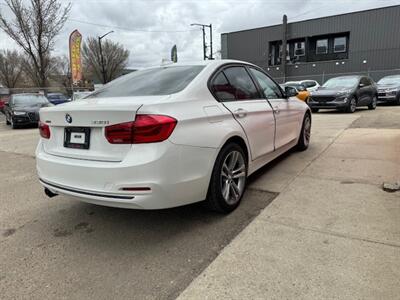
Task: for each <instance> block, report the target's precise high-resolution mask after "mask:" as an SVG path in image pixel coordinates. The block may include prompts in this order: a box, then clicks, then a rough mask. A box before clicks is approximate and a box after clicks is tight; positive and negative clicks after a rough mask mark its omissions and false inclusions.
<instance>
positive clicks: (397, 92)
mask: <svg viewBox="0 0 400 300" xmlns="http://www.w3.org/2000/svg"><path fill="white" fill-rule="evenodd" d="M377 84H378V101H379V102H391V103H394V104H397V105H400V75H391V76H386V77H383V78H382V79H381V80H379V81H378V83H377Z"/></svg>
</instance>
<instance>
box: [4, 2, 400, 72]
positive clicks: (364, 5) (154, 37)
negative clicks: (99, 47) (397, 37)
mask: <svg viewBox="0 0 400 300" xmlns="http://www.w3.org/2000/svg"><path fill="white" fill-rule="evenodd" d="M23 1H28V0H23ZM59 1H60V2H61V3H62V4H64V5H67V4H68V3H71V4H72V9H71V12H70V16H69V19H68V20H67V22H66V24H65V26H64V28H63V30H62V31H61V33H60V35H59V36H58V38H57V41H56V44H55V47H54V55H66V54H68V37H69V34H70V33H71V32H72V31H73V30H74V29H78V30H79V31H80V32H81V33H82V35H83V38H84V39H85V38H87V37H88V36H99V35H103V34H104V33H107V32H108V31H110V30H113V31H114V32H113V33H112V34H110V35H109V36H107V38H109V39H111V40H113V41H115V42H118V43H120V44H122V45H123V46H124V47H125V48H127V49H128V50H129V51H130V57H129V63H128V67H130V68H142V67H146V66H152V65H158V64H160V63H161V60H162V59H169V58H170V50H171V48H172V47H173V45H175V44H176V45H177V48H178V60H179V61H191V60H201V59H203V49H202V32H201V30H200V28H199V27H192V26H190V24H191V23H202V24H210V23H211V24H212V25H213V43H214V47H213V48H214V51H213V52H218V50H220V48H221V45H220V35H221V33H224V32H232V31H238V30H243V29H251V28H255V27H263V26H269V25H275V24H279V23H281V21H282V15H283V14H286V15H287V16H288V22H294V21H300V20H306V19H310V18H317V17H323V16H329V15H335V14H341V13H347V12H353V11H359V10H366V9H371V8H378V7H384V6H391V5H400V0H353V1H351V0H302V1H301V0H249V1H245V0H242V1H238V0H169V1H168V0H147V1H142V0H70V1H68V0H59ZM0 10H1V11H2V12H3V13H4V14H5V15H6V16H7V17H8V18H11V14H10V11H9V10H8V8H7V7H6V6H5V5H4V0H0ZM208 38H209V34H208V30H207V41H208ZM249 46H250V45H249ZM0 49H17V46H16V45H15V43H14V42H13V41H12V40H11V39H10V38H8V37H7V35H6V34H5V33H4V32H3V31H1V30H0ZM216 54H217V53H216ZM217 55H218V54H217Z"/></svg>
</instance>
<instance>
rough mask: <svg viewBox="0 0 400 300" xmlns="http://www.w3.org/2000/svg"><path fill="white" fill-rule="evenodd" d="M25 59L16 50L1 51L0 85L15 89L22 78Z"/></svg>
mask: <svg viewBox="0 0 400 300" xmlns="http://www.w3.org/2000/svg"><path fill="white" fill-rule="evenodd" d="M22 62H23V57H22V55H20V54H19V53H18V52H17V51H16V50H14V51H11V50H3V51H0V83H1V84H3V85H4V86H5V87H8V88H15V87H16V86H17V84H18V81H19V80H20V79H21V77H22Z"/></svg>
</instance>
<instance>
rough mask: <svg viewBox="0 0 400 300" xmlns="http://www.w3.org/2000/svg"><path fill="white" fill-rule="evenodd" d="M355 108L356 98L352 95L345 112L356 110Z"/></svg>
mask: <svg viewBox="0 0 400 300" xmlns="http://www.w3.org/2000/svg"><path fill="white" fill-rule="evenodd" d="M356 109H357V101H356V98H354V97H352V98H350V100H349V105H348V106H347V108H346V112H348V113H351V114H352V113H354V112H355V111H356Z"/></svg>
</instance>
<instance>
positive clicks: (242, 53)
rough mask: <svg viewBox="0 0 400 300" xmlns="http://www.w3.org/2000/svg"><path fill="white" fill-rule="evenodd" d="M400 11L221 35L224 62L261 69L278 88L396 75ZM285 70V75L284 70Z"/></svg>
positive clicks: (393, 8) (392, 8)
mask: <svg viewBox="0 0 400 300" xmlns="http://www.w3.org/2000/svg"><path fill="white" fill-rule="evenodd" d="M399 28H400V5H397V6H390V7H384V8H378V9H371V10H365V11H359V12H354V13H348V14H342V15H335V16H329V17H322V18H317V19H311V20H305V21H299V22H293V23H290V20H289V23H288V24H287V28H286V32H287V33H286V40H287V47H286V52H287V55H286V66H285V67H284V68H283V66H282V60H283V57H282V56H283V55H282V44H283V41H282V40H283V32H284V27H283V25H282V24H280V25H275V26H269V27H262V28H255V29H249V30H242V31H237V32H230V33H223V34H222V35H221V55H222V58H229V59H239V60H244V61H248V62H251V63H254V64H256V65H259V66H260V67H262V68H263V69H264V70H266V71H267V72H268V73H269V74H270V75H271V76H272V77H274V78H275V79H276V80H277V81H278V82H284V81H288V80H302V79H315V80H318V81H319V82H320V83H323V82H324V81H326V80H327V79H329V78H331V77H334V76H338V75H341V74H368V75H370V76H371V77H372V78H373V79H374V80H376V81H377V80H379V79H380V78H381V77H383V76H385V75H392V74H400V31H399V30H400V29H399ZM283 69H285V70H283Z"/></svg>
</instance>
